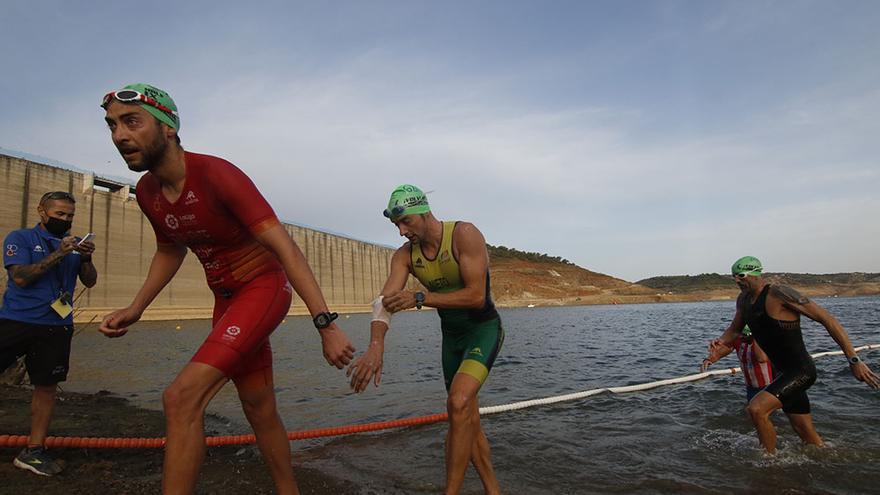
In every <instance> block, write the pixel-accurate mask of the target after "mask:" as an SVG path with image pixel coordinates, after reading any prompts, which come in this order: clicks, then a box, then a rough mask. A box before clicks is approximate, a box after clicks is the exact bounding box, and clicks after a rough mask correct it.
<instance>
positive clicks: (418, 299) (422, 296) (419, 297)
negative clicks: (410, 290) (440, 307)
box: [416, 291, 425, 309]
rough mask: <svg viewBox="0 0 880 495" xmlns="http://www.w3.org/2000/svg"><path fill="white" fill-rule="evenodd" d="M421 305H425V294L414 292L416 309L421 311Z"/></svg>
mask: <svg viewBox="0 0 880 495" xmlns="http://www.w3.org/2000/svg"><path fill="white" fill-rule="evenodd" d="M423 304H425V293H424V292H421V291H419V292H416V309H422V305H423Z"/></svg>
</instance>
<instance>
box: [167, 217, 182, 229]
mask: <svg viewBox="0 0 880 495" xmlns="http://www.w3.org/2000/svg"><path fill="white" fill-rule="evenodd" d="M165 225H167V226H168V228H169V229H171V230H177V227H180V222H178V221H177V217H175V216H174V215H172V214H171V213H169V214H167V215H165Z"/></svg>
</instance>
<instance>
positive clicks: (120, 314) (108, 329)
mask: <svg viewBox="0 0 880 495" xmlns="http://www.w3.org/2000/svg"><path fill="white" fill-rule="evenodd" d="M140 319H141V313H140V312H138V311H135V310H134V309H132V308H131V306H129V307H127V308H123V309H117V310H116V311H114V312H112V313H110V314H109V315H107V316H105V317H104V319H103V320H102V321H101V326H100V328H98V330H99V331H100V332H101V333H103V334H104V335H105V336H107V337H110V338H114V337H122V336H123V335H125V334H126V333H127V332H128V327H129V326H130V325H133V324H134V323H135V322H137V321H138V320H140Z"/></svg>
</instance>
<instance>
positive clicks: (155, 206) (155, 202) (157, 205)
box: [153, 196, 162, 211]
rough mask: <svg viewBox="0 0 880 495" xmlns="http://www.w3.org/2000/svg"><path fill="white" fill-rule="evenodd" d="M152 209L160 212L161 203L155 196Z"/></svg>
mask: <svg viewBox="0 0 880 495" xmlns="http://www.w3.org/2000/svg"><path fill="white" fill-rule="evenodd" d="M153 209H154V210H156V211H162V202H161V201H160V200H159V196H156V199H155V200H154V201H153Z"/></svg>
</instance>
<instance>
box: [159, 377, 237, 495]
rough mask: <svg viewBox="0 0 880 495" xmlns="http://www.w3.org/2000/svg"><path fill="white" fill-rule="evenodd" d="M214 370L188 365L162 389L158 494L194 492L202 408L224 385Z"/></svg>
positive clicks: (200, 447)
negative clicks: (162, 445)
mask: <svg viewBox="0 0 880 495" xmlns="http://www.w3.org/2000/svg"><path fill="white" fill-rule="evenodd" d="M226 381H227V379H226V377H225V376H224V375H223V373H221V372H220V370H218V369H217V368H214V367H213V366H208V365H207V364H203V363H197V362H190V363H189V364H187V365H186V366H185V367H184V368H183V370H182V371H181V372H180V374H179V375H177V378H175V379H174V381H173V382H172V383H171V385H169V386H168V388H166V389H165V392H164V393H163V394H162V402H163V404H164V406H165V427H166V433H165V435H166V441H165V463H164V466H163V469H162V493H165V494H175V493H181V494H189V493H192V492H193V491H195V486H196V480H197V478H198V475H199V469H200V468H201V466H202V461H203V460H204V458H205V409H206V408H207V407H208V403H209V402H211V399H213V398H214V396H215V395H216V394H217V392H218V391H220V389H221V388H223V385H225V384H226Z"/></svg>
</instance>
